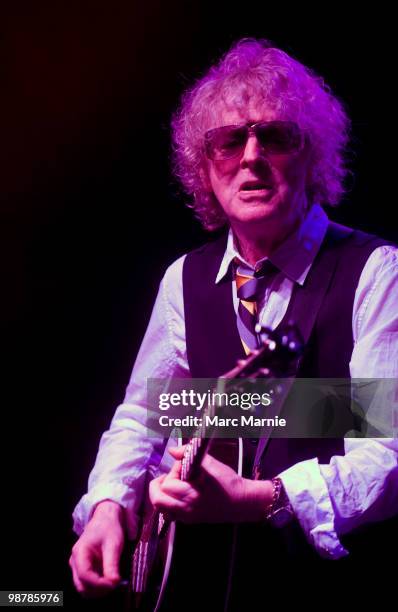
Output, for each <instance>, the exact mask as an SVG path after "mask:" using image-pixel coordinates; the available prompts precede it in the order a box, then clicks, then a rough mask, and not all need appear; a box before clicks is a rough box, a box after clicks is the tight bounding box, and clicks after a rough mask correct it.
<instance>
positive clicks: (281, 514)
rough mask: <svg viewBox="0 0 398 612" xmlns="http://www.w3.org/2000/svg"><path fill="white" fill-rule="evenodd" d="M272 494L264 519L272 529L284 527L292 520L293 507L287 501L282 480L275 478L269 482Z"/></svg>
mask: <svg viewBox="0 0 398 612" xmlns="http://www.w3.org/2000/svg"><path fill="white" fill-rule="evenodd" d="M271 482H272V484H273V487H274V493H273V496H272V502H271V504H270V505H269V506H268V507H267V513H266V515H265V518H266V519H267V521H268V522H269V523H270V524H271V525H272V526H273V527H277V528H280V527H284V526H285V525H287V524H288V523H290V522H291V521H292V520H293V519H294V512H293V507H292V505H291V503H290V501H289V498H288V496H287V493H286V491H285V487H284V486H283V482H282V480H281V479H280V478H279V477H278V476H277V477H276V478H273V479H272V480H271Z"/></svg>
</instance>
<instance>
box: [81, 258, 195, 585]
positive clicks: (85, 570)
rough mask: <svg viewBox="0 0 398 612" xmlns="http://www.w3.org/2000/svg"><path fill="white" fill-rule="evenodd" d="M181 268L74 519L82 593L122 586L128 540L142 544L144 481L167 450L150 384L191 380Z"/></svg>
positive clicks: (176, 268)
mask: <svg viewBox="0 0 398 612" xmlns="http://www.w3.org/2000/svg"><path fill="white" fill-rule="evenodd" d="M182 262H183V260H182V258H181V259H180V260H178V261H177V262H175V263H174V264H173V265H172V266H171V267H170V268H169V269H168V271H167V272H166V274H165V277H164V279H163V281H162V283H161V285H160V289H159V293H158V296H157V299H156V302H155V306H154V309H153V312H152V316H151V320H150V323H149V326H148V329H147V332H146V334H145V337H144V340H143V343H142V346H141V349H140V351H139V354H138V357H137V360H136V363H135V366H134V369H133V372H132V376H131V380H130V383H129V385H128V388H127V391H126V396H125V399H124V402H123V403H122V404H121V405H120V406H119V407H118V408H117V410H116V413H115V416H114V417H113V420H112V423H111V426H110V429H109V430H108V431H106V432H105V433H104V434H103V436H102V438H101V442H100V447H99V451H98V455H97V458H96V462H95V466H94V468H93V470H92V472H91V474H90V477H89V487H88V492H87V493H86V494H85V495H84V496H83V498H82V499H81V500H80V502H79V503H78V505H77V506H76V508H75V511H74V514H73V518H74V529H75V531H76V532H77V533H78V534H79V535H80V536H81V537H80V538H79V540H78V541H77V543H76V544H75V546H74V548H73V552H72V557H71V562H70V563H71V566H72V571H73V574H74V581H75V585H76V588H77V589H78V590H81V591H83V592H87V593H89V592H92V593H93V594H100V593H101V592H103V591H104V590H109V589H110V588H113V587H114V586H115V585H116V584H117V581H118V573H117V574H115V572H114V570H115V568H116V569H117V568H118V563H119V559H120V554H121V551H122V548H123V542H124V537H125V536H124V534H125V533H127V536H128V537H130V538H134V537H135V536H136V532H137V522H138V510H139V506H140V503H141V499H142V495H143V492H144V487H145V480H146V475H147V472H148V470H152V469H155V468H156V467H157V466H158V465H159V462H160V459H161V455H162V452H163V450H164V446H165V441H164V440H163V439H160V438H155V437H149V436H148V435H147V430H146V415H147V404H146V381H147V378H149V377H153V378H168V377H170V376H178V377H184V376H187V375H188V374H189V371H188V366H187V363H186V356H185V329H184V323H183V305H182V287H181V278H182V275H181V268H182ZM169 463H170V465H171V463H172V461H171V460H170V462H169ZM102 558H103V560H104V566H103V568H102V563H101V560H102ZM106 558H107V559H108V563H107V564H105V559H106ZM111 569H112V571H111ZM115 576H116V577H115Z"/></svg>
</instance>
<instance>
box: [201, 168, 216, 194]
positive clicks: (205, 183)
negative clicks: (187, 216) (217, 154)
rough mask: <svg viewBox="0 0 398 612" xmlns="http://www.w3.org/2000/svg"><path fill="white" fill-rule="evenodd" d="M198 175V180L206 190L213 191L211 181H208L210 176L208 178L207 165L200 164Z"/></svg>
mask: <svg viewBox="0 0 398 612" xmlns="http://www.w3.org/2000/svg"><path fill="white" fill-rule="evenodd" d="M199 176H200V180H201V181H202V185H203V188H204V189H205V190H206V191H209V192H210V191H213V189H212V186H211V182H210V178H209V171H208V169H207V167H205V166H202V167H201V168H200V170H199Z"/></svg>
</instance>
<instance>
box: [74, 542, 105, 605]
mask: <svg viewBox="0 0 398 612" xmlns="http://www.w3.org/2000/svg"><path fill="white" fill-rule="evenodd" d="M69 565H70V566H71V569H72V575H73V582H74V584H75V587H76V589H77V591H78V592H79V593H81V594H82V595H87V596H88V597H96V596H99V595H102V594H104V593H106V592H107V591H110V590H111V589H113V588H114V586H115V583H114V582H113V581H110V580H109V579H108V578H105V577H104V576H102V575H101V574H100V573H99V571H100V570H99V569H97V567H99V565H100V559H99V558H98V555H97V554H96V553H94V551H92V550H90V549H85V548H84V547H78V548H77V549H74V551H73V553H72V556H71V559H70V562H69Z"/></svg>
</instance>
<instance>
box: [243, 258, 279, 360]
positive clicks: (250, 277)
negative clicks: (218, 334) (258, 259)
mask: <svg viewBox="0 0 398 612" xmlns="http://www.w3.org/2000/svg"><path fill="white" fill-rule="evenodd" d="M236 263H237V267H236V270H235V280H236V289H237V295H238V298H239V306H238V313H237V324H238V331H239V335H240V338H241V340H242V344H243V348H244V349H245V353H246V355H247V354H248V353H250V351H252V350H254V349H256V348H258V347H259V346H260V337H259V334H257V333H256V331H255V327H256V324H257V321H258V313H257V300H258V298H259V297H260V296H261V293H262V292H263V291H264V288H265V285H266V283H267V280H269V278H270V274H271V273H272V272H274V271H275V267H274V266H273V264H271V262H270V261H269V260H267V261H265V262H264V263H263V265H262V267H261V268H260V270H258V271H257V272H254V270H253V269H252V268H249V267H248V266H245V265H244V264H242V263H239V262H236Z"/></svg>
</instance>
